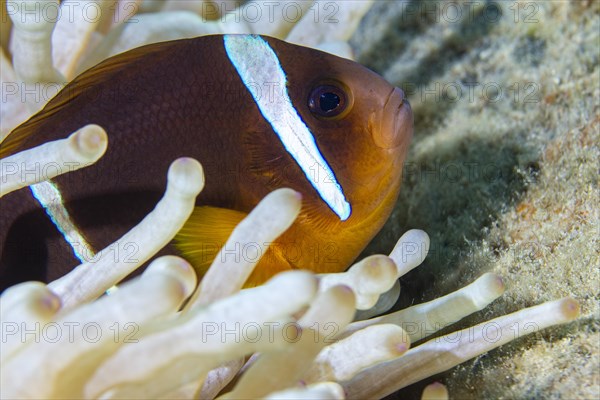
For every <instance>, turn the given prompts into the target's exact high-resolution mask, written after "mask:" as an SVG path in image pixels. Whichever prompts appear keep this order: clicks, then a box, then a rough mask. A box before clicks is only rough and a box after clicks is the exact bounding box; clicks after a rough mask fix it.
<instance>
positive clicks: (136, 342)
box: [0, 1, 579, 398]
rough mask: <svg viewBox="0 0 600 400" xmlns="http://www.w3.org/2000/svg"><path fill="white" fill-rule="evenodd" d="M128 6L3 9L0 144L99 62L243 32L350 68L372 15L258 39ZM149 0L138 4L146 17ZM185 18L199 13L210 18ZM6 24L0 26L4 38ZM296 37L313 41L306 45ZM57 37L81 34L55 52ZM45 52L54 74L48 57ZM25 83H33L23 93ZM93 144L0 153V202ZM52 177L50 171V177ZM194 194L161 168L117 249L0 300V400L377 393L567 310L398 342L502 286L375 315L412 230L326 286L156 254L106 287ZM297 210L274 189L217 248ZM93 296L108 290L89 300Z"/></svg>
mask: <svg viewBox="0 0 600 400" xmlns="http://www.w3.org/2000/svg"><path fill="white" fill-rule="evenodd" d="M52 3H54V4H55V5H56V6H57V7H58V4H59V3H58V1H51V2H46V4H52ZM88 3H89V4H97V5H98V6H99V7H100V5H102V2H100V3H96V2H81V4H79V7H83V6H84V4H88ZM138 3H139V2H133V3H132V2H125V1H119V2H117V4H118V7H116V8H113V9H112V10H111V11H112V13H110V14H109V13H108V12H105V14H109V15H111V17H113V16H114V17H115V19H114V20H113V19H112V18H109V19H108V20H107V19H104V20H103V19H100V18H98V19H95V20H93V21H91V22H90V21H86V20H85V18H82V19H81V20H80V21H79V23H78V22H73V21H71V22H69V23H63V24H62V26H61V22H62V21H63V20H61V19H58V23H57V24H56V27H55V28H54V22H56V21H54V22H52V21H49V20H48V19H45V18H43V17H42V18H39V19H38V20H37V21H36V19H35V18H30V19H21V18H22V17H25V16H26V15H24V14H20V13H19V12H20V11H22V10H23V8H22V7H25V6H31V7H33V8H32V9H34V10H35V7H36V4H37V5H38V7H39V4H40V3H39V2H35V1H24V2H18V3H17V2H10V1H9V2H7V4H6V6H7V8H6V9H4V7H3V12H7V13H8V14H9V15H10V16H11V19H12V20H13V23H14V26H13V29H12V46H13V47H12V54H13V63H12V65H11V63H10V62H9V61H8V60H7V58H6V57H5V55H4V52H3V53H2V59H1V61H2V82H3V87H4V83H10V82H13V83H16V82H19V84H15V85H14V86H11V89H14V90H15V92H14V93H12V92H11V93H12V94H13V95H14V96H13V97H10V96H6V97H7V101H6V102H3V107H2V127H1V128H2V138H3V137H5V136H6V135H8V133H9V132H10V131H11V130H12V128H14V127H15V126H16V125H18V124H19V123H20V122H22V121H23V120H24V119H26V118H27V116H29V115H30V114H31V113H33V112H35V111H36V110H38V109H39V108H40V107H41V106H42V105H43V103H44V102H45V101H47V100H49V98H47V97H44V93H45V94H47V93H48V89H49V88H57V87H60V85H61V84H62V83H63V82H64V81H69V80H70V79H72V78H73V76H74V75H75V74H76V73H77V72H78V71H80V69H81V68H84V67H85V66H87V65H88V64H89V63H94V62H96V61H99V60H101V59H102V58H104V57H106V56H109V55H111V54H113V52H114V51H123V50H125V49H127V48H130V47H135V46H137V45H141V44H144V43H148V42H151V41H158V40H166V39H171V38H172V39H174V38H178V37H183V36H186V35H198V34H206V33H224V32H228V33H229V32H239V31H240V30H241V31H243V32H248V31H250V32H252V33H267V34H271V35H274V36H279V37H287V38H288V39H290V40H293V41H296V42H300V43H304V44H307V45H312V46H313V47H318V48H322V49H328V50H329V51H336V52H338V53H339V54H342V55H344V54H345V55H346V56H350V55H351V53H350V52H349V50H348V49H349V48H348V47H347V45H344V42H345V41H346V40H347V39H348V37H349V36H350V34H351V33H352V31H353V30H354V28H355V27H356V25H357V24H358V21H359V20H360V18H361V17H362V15H363V14H364V13H365V12H366V10H367V9H368V5H369V4H370V2H352V3H350V2H348V4H349V5H348V6H343V4H344V3H340V7H341V8H340V9H342V10H345V12H346V14H342V15H345V18H346V19H347V20H346V21H345V22H346V23H345V24H341V25H342V26H344V27H347V30H344V29H342V30H341V31H340V30H336V31H335V33H331V32H330V31H328V30H327V29H326V28H324V27H323V24H316V23H314V24H313V23H311V21H310V19H304V22H302V21H300V22H299V23H297V24H293V23H289V21H285V20H283V21H282V20H278V23H275V24H272V25H269V27H264V26H262V27H260V29H261V30H260V31H258V32H257V28H256V26H252V25H251V26H242V27H240V24H239V23H237V22H235V20H233V21H234V22H231V21H232V20H231V18H232V17H228V18H230V19H229V20H228V19H227V18H224V19H223V20H217V21H214V22H211V21H207V20H205V19H202V18H201V17H199V16H198V15H197V14H195V13H193V12H190V11H185V12H182V11H180V12H176V13H175V12H173V13H171V14H165V13H161V14H159V13H156V14H147V15H143V16H142V15H138V16H137V18H138V20H137V22H136V23H132V24H129V25H123V24H122V22H123V21H124V19H125V18H124V17H123V15H124V13H123V10H127V9H128V8H127V7H129V4H138ZM147 3H148V4H146V5H145V6H146V7H152V6H153V5H152V2H147ZM359 3H361V4H362V5H361V4H359ZM197 4H198V5H199V7H201V4H214V3H211V2H204V3H197ZM249 4H251V3H247V4H246V5H245V6H246V7H250V6H249ZM300 4H302V7H306V5H305V4H304V3H300ZM154 6H156V4H155V5H154ZM188 6H189V5H188ZM188 6H185V7H188ZM11 7H16V8H11ZM46 7H49V6H46ZM102 7H104V6H102ZM165 7H167V8H177V7H184V2H174V1H173V2H168V3H167V5H166V6H165ZM345 7H347V8H345ZM353 7H356V8H353ZM99 9H102V10H108V8H99ZM38 10H39V12H43V11H42V10H44V9H43V8H38ZM48 10H51V8H46V12H48ZM117 10H120V11H121V13H120V14H119V12H118V11H117ZM200 10H204V11H206V12H207V13H208V12H209V11H210V10H211V9H210V8H209V6H206V7H204V8H201V9H200ZM193 11H198V10H197V9H196V10H193ZM105 14H103V15H105ZM29 15H35V14H29ZM74 15H84V14H82V13H77V12H76V13H74ZM126 15H127V16H133V15H134V13H131V12H129V14H126ZM38 16H39V15H38ZM117 17H118V18H117ZM19 21H25V22H23V23H19ZM40 21H42V22H40ZM169 21H170V22H169ZM306 21H308V22H306ZM113 24H114V25H116V26H112V25H113ZM169 24H172V25H169ZM6 25H7V24H4V23H3V32H4V29H6V28H5V26H6ZM174 25H177V26H178V29H179V30H177V31H176V32H175V33H174V35H175V36H176V37H170V36H169V35H168V34H166V33H165V32H169V30H168V26H174ZM311 27H312V28H311ZM53 28H54V32H55V34H54V35H53V36H52V37H51V36H50V34H51V33H52V29H53ZM198 29H201V30H198ZM310 29H313V30H312V32H313V33H312V34H306V33H307V32H311V31H310ZM114 32H118V33H114ZM127 32H130V33H129V34H128V33H127ZM141 32H144V33H145V34H144V35H142V34H140V33H141ZM171 32H172V31H171ZM294 32H296V35H297V36H296V37H297V38H298V39H296V40H294V36H293V35H294ZM303 34H304V35H303ZM332 35H333V36H332ZM3 36H4V37H7V35H6V34H3ZM69 37H77V38H84V39H85V40H71V41H67V38H69ZM303 37H304V39H301V38H303ZM139 38H142V39H141V40H135V39H139ZM323 38H327V39H328V40H323ZM331 39H333V40H331ZM302 40H304V41H302ZM311 40H312V41H313V42H311ZM51 43H55V44H54V45H53V46H51V45H50V44H51ZM5 45H6V43H5V42H4V41H3V46H5ZM6 49H7V47H4V50H6ZM61 52H64V53H61ZM59 53H61V54H59ZM51 55H53V58H54V60H55V62H54V64H53V63H52V62H49V60H51V59H52V58H51ZM32 60H35V62H32ZM13 67H14V68H13ZM21 82H22V83H23V85H21V84H20V83H21ZM40 82H41V83H43V85H37V84H38V83H40ZM28 84H31V85H37V86H35V87H36V88H37V89H38V90H39V92H37V93H38V94H39V95H40V96H39V97H38V98H37V99H34V101H30V102H21V101H19V100H20V99H21V98H23V97H21V96H23V93H24V91H23V88H26V85H28ZM6 87H7V89H8V86H6ZM25 98H26V97H25ZM14 99H17V100H14ZM3 100H4V99H3ZM35 100H38V101H35ZM107 145H108V146H109V145H110V144H107V137H106V133H105V132H104V131H103V130H102V128H101V127H97V126H87V127H82V129H81V130H79V131H77V132H75V133H73V134H72V135H71V136H70V137H69V138H68V139H65V140H61V141H57V142H51V143H47V144H45V145H43V146H40V147H38V148H34V149H31V150H28V151H26V152H23V153H18V154H15V155H13V156H11V157H9V158H7V159H4V160H2V168H1V171H2V176H1V179H2V189H1V190H2V192H1V194H2V195H4V194H6V193H8V192H10V191H12V190H18V189H19V188H20V187H25V186H29V185H33V184H37V183H39V182H40V181H43V180H45V179H50V178H52V177H53V176H39V175H38V176H33V175H28V174H23V176H24V177H26V178H28V179H34V180H33V181H28V180H24V179H21V175H22V174H21V171H22V170H26V169H27V165H28V164H29V163H33V162H44V163H57V165H67V163H73V162H76V163H77V165H80V166H81V167H85V166H88V165H90V164H92V163H93V162H95V161H97V160H98V159H99V158H100V157H101V156H102V154H103V153H104V151H105V149H106V147H107ZM199 161H200V162H201V161H202V160H199ZM69 165H74V164H69ZM13 168H14V169H13ZM66 171H67V169H57V172H56V173H60V172H66ZM206 179H211V178H210V177H207V178H206ZM203 182H204V176H203V173H202V168H201V165H200V163H199V162H198V161H195V160H191V159H179V160H175V161H174V162H173V164H172V166H171V168H170V170H169V175H168V184H167V188H166V191H165V195H164V197H163V199H162V200H161V201H160V202H159V203H158V204H157V206H156V208H155V210H154V211H153V212H151V213H150V214H149V215H148V216H147V217H146V218H145V219H144V220H143V221H142V222H141V223H140V224H139V225H138V226H136V227H135V228H133V229H132V230H131V231H130V232H129V233H127V234H126V235H125V236H124V237H122V238H121V239H119V240H118V241H116V242H115V243H114V244H113V245H111V246H109V247H108V248H107V249H105V250H103V251H100V252H99V253H98V254H97V255H96V257H94V258H93V259H92V260H90V261H89V262H87V263H85V264H82V265H80V266H78V267H77V268H75V269H74V270H73V271H72V272H71V273H69V274H67V275H66V276H64V277H62V278H60V279H58V280H57V281H54V282H51V283H49V284H48V285H44V284H41V283H34V282H28V283H23V284H20V285H17V286H14V287H12V288H10V289H8V290H7V291H6V292H5V293H3V295H2V296H1V297H0V306H1V316H2V343H1V344H2V352H1V354H0V356H1V361H2V368H1V371H2V376H1V387H2V389H1V390H2V392H1V396H2V398H83V397H85V398H97V397H99V398H148V397H164V398H197V397H201V398H215V397H217V396H219V395H220V396H221V397H222V398H257V397H265V398H343V397H347V398H374V397H383V396H385V395H388V394H390V393H393V392H395V391H397V390H399V389H400V388H402V387H405V386H407V385H410V384H411V383H414V382H417V381H419V380H421V379H424V378H426V377H428V376H431V375H434V374H437V373H438V372H441V371H443V370H446V369H449V368H452V367H453V366H455V365H457V364H459V363H461V362H464V361H466V360H468V359H470V358H473V357H475V356H477V355H479V354H483V353H485V352H487V351H489V350H491V349H493V348H495V347H498V346H500V345H502V344H504V343H506V342H508V341H510V340H513V339H517V338H519V337H520V336H523V335H525V334H529V333H533V332H537V331H539V330H540V329H543V328H545V327H547V326H550V325H554V324H560V323H565V322H568V321H571V320H573V319H574V318H576V317H577V315H578V312H579V306H578V303H577V302H576V301H575V300H573V299H570V298H565V299H562V300H557V301H553V302H548V303H544V304H541V305H539V306H535V307H531V308H527V309H524V310H522V311H518V312H516V313H513V314H510V315H506V316H503V317H499V318H496V319H493V320H490V321H487V322H484V323H481V324H479V325H476V326H474V327H472V328H467V329H463V330H460V331H458V332H454V333H450V334H448V335H444V336H439V337H436V338H434V339H431V340H429V341H426V342H423V343H421V344H419V345H418V346H415V347H413V348H410V345H411V343H415V342H418V341H421V340H423V339H425V338H426V337H427V336H429V335H432V334H434V333H435V332H436V331H438V330H440V329H442V328H445V327H447V326H448V325H450V324H452V323H454V322H456V321H458V320H459V319H461V318H463V317H465V316H467V315H469V314H471V313H473V312H475V311H478V310H481V309H482V308H484V307H486V306H487V305H488V304H490V303H491V302H492V301H494V300H495V299H496V298H498V297H499V296H500V295H501V294H502V293H503V291H504V285H503V282H502V279H501V278H500V277H499V276H497V275H494V274H485V275H483V276H481V277H480V278H479V279H477V280H475V281H474V282H473V283H472V284H470V285H468V286H466V287H464V288H463V289H461V290H459V291H456V292H454V293H451V294H448V295H446V296H444V297H440V298H438V299H435V300H433V301H431V302H429V303H425V304H421V305H417V306H413V307H409V308H407V309H404V310H400V311H396V312H394V313H391V314H387V315H383V316H379V317H374V316H375V315H378V314H380V313H382V312H385V311H387V310H388V309H389V308H390V306H391V305H392V304H393V303H394V302H395V300H396V299H397V297H398V291H399V289H398V286H397V282H398V279H399V278H400V277H401V276H403V275H405V274H406V273H407V272H409V271H410V270H412V269H413V268H415V267H416V266H418V265H419V264H420V263H421V262H423V260H424V258H425V256H426V255H427V252H428V249H429V238H428V237H427V235H426V234H425V233H424V232H423V231H419V230H411V231H409V232H407V233H406V234H405V235H403V236H402V237H401V238H400V239H399V240H398V242H397V244H396V246H395V247H394V249H393V250H392V252H391V253H390V255H389V257H387V256H384V255H377V256H371V257H369V258H366V259H364V260H362V261H360V262H358V263H357V264H355V265H353V266H351V267H350V268H349V269H348V271H347V272H345V273H340V274H326V275H320V276H315V275H313V274H311V273H309V272H306V271H291V272H286V273H281V274H279V275H277V276H275V277H274V278H272V279H271V280H270V281H269V282H267V283H266V284H265V285H263V286H260V287H257V288H252V289H245V290H241V288H242V286H243V284H244V281H245V280H246V278H247V277H248V276H249V274H250V273H251V272H252V268H253V267H254V266H255V265H256V263H257V262H258V257H252V258H249V259H246V258H244V257H240V258H239V259H238V260H232V259H231V257H226V256H225V255H224V254H219V255H218V256H217V258H216V259H215V262H214V263H213V265H212V266H211V268H210V269H209V271H208V273H207V274H206V275H205V276H204V277H203V279H202V280H201V281H200V282H199V283H197V281H196V280H197V278H196V276H195V274H194V272H193V270H192V268H191V267H190V266H189V264H188V263H187V262H186V261H184V260H183V259H180V258H178V257H173V256H167V257H162V258H158V259H156V260H154V261H153V262H152V263H151V264H150V266H149V267H148V268H147V270H146V271H145V272H144V273H143V274H142V275H141V276H140V277H138V278H135V279H132V280H131V281H129V282H126V283H124V284H120V285H119V286H118V288H117V289H116V290H114V289H113V290H111V288H114V285H116V284H118V283H119V282H120V281H121V280H122V279H123V278H124V277H125V276H127V275H128V274H129V273H130V272H132V271H133V270H135V269H136V268H137V267H139V266H140V265H142V264H144V263H145V262H146V261H147V260H148V259H150V258H151V257H152V256H153V255H154V254H155V253H156V252H157V251H158V250H159V249H161V248H162V247H163V246H164V245H165V244H166V243H167V242H169V241H170V240H172V238H173V236H174V235H175V233H176V232H177V231H178V230H179V229H180V227H181V226H182V225H183V223H184V222H185V220H186V219H187V218H188V217H189V215H190V212H191V209H192V207H193V205H194V202H195V198H196V196H197V195H198V194H199V193H200V192H201V189H202V186H203ZM200 195H201V194H200ZM299 207H300V196H299V194H298V193H295V192H293V191H291V190H289V189H281V190H278V191H276V192H273V193H271V194H270V195H269V196H267V197H266V198H265V199H264V200H263V201H262V202H261V203H260V204H259V205H258V206H257V207H256V208H255V210H253V211H252V212H251V213H250V214H249V216H248V217H247V218H246V219H245V220H243V221H242V222H241V223H240V224H239V226H238V227H237V228H236V229H235V230H234V232H233V233H232V235H231V237H230V238H229V241H230V242H232V243H240V244H243V243H248V242H253V243H268V242H270V241H272V240H273V239H274V238H276V237H277V236H278V235H280V234H281V233H282V232H283V231H285V229H286V228H287V227H289V225H290V224H291V223H292V222H293V220H294V219H295V217H296V216H297V214H298V212H299ZM132 242H135V243H137V244H138V245H139V248H140V251H141V253H140V254H138V258H137V260H136V262H134V263H125V262H123V263H118V264H115V263H114V260H113V259H112V257H111V254H112V252H113V251H114V249H123V248H124V246H126V245H127V244H128V243H132ZM241 247H243V246H241ZM225 248H229V247H228V246H227V245H226V246H225ZM262 254H264V251H263V252H262ZM106 291H110V295H103V293H105V292H106ZM373 317H374V318H373ZM31 382H35V385H32V384H31ZM432 393H433V394H432ZM440 393H441V394H440ZM423 396H424V398H427V397H429V396H431V397H435V396H441V397H442V398H443V397H444V396H446V397H447V392H445V390H444V388H443V386H442V385H440V384H434V385H430V386H429V387H428V388H427V389H426V391H425V392H424V394H423Z"/></svg>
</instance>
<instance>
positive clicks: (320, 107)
mask: <svg viewBox="0 0 600 400" xmlns="http://www.w3.org/2000/svg"><path fill="white" fill-rule="evenodd" d="M308 108H309V110H310V111H311V112H312V113H313V114H315V115H316V116H318V117H326V118H330V117H336V116H338V115H340V114H341V113H343V112H344V111H345V110H346V109H347V108H348V96H347V95H346V92H345V91H344V90H343V89H341V88H339V87H337V86H334V85H319V86H317V87H316V88H314V89H313V91H312V92H311V94H310V96H309V98H308Z"/></svg>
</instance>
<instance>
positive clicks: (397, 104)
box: [374, 87, 413, 149]
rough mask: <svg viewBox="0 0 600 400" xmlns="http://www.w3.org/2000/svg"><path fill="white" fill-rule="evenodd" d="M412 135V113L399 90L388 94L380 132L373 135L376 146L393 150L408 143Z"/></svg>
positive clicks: (395, 89)
mask: <svg viewBox="0 0 600 400" xmlns="http://www.w3.org/2000/svg"><path fill="white" fill-rule="evenodd" d="M412 135H413V113H412V109H411V107H410V103H409V102H408V100H406V98H405V96H404V92H403V91H402V89H400V88H397V87H396V88H394V89H393V90H392V92H391V93H390V94H389V96H388V98H387V100H386V102H385V104H384V106H383V112H382V114H381V130H380V132H379V134H375V136H374V139H375V143H376V144H377V146H379V147H381V148H384V149H394V148H396V147H399V146H401V145H406V144H408V143H409V142H410V139H411V138H412Z"/></svg>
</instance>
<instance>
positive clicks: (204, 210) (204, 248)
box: [174, 206, 294, 287]
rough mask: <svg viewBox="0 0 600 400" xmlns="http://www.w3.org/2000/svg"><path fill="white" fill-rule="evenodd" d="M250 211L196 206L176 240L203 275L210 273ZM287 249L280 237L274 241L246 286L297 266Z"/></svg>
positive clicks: (182, 253) (184, 254)
mask: <svg viewBox="0 0 600 400" xmlns="http://www.w3.org/2000/svg"><path fill="white" fill-rule="evenodd" d="M247 215H248V214H247V213H244V212H241V211H235V210H230V209H227V208H218V207H209V206H201V207H196V208H194V211H193V212H192V215H191V216H190V218H189V219H188V220H187V222H186V223H185V225H184V226H183V228H181V230H180V231H179V233H178V234H177V235H176V236H175V240H174V243H175V247H176V248H177V250H179V251H180V252H181V255H182V257H183V258H185V259H186V260H187V261H189V262H190V263H191V264H192V266H193V267H194V269H195V270H196V272H197V273H198V275H199V278H201V277H202V276H203V275H204V274H205V273H206V271H207V270H208V268H209V267H210V265H211V264H212V262H213V261H214V259H215V257H216V256H217V254H218V253H219V250H221V247H223V245H224V244H225V242H227V239H228V238H229V236H230V235H231V232H233V229H234V228H235V227H236V226H237V225H238V224H239V223H240V222H241V221H242V220H243V219H244V218H246V216H247ZM284 250H285V249H282V248H281V245H279V244H278V243H277V241H275V242H274V243H272V244H271V245H270V247H269V248H268V250H267V251H266V252H265V254H263V255H262V257H261V259H260V261H259V263H258V265H257V266H256V267H255V269H254V271H253V272H252V274H251V275H250V277H249V278H248V281H247V282H246V285H245V287H252V286H256V285H260V284H262V283H264V282H265V281H267V280H268V279H269V278H271V277H272V276H273V275H275V274H276V273H278V272H281V271H285V270H289V269H293V268H294V267H293V266H292V265H291V264H290V262H289V261H288V260H287V259H286V257H285V254H284V253H285V251H284ZM240 251H242V252H243V251H244V250H243V249H241V250H240Z"/></svg>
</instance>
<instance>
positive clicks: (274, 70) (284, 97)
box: [224, 35, 351, 221]
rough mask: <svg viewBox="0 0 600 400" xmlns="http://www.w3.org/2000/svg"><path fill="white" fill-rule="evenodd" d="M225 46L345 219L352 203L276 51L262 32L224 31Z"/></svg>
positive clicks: (305, 167) (261, 106) (302, 165)
mask: <svg viewBox="0 0 600 400" xmlns="http://www.w3.org/2000/svg"><path fill="white" fill-rule="evenodd" d="M224 41H225V50H226V51H227V55H228V57H229V59H230V60H231V62H232V64H233V66H234V67H235V69H236V71H237V72H238V74H239V75H240V77H241V79H242V82H243V83H244V85H245V86H246V88H247V89H248V91H250V93H251V94H252V97H253V98H254V101H256V104H257V105H258V108H259V109H260V112H261V114H262V115H263V116H264V117H265V119H266V120H267V121H268V122H269V123H270V124H271V126H272V127H273V130H274V131H275V132H276V133H277V135H278V136H279V139H280V140H281V142H282V143H283V146H284V147H285V149H286V150H287V152H288V153H289V154H290V155H291V156H292V157H293V158H294V160H296V163H298V165H299V166H300V168H301V169H302V171H303V172H304V174H305V175H306V178H307V179H308V180H309V182H310V183H311V184H312V186H313V187H314V188H315V189H316V191H317V192H318V193H319V196H321V198H322V199H323V200H324V201H325V203H327V205H328V206H329V207H330V208H331V209H332V210H333V211H334V212H335V213H336V214H337V215H338V216H339V217H340V219H341V220H342V221H345V220H346V219H348V217H349V216H350V212H351V209H350V204H349V203H348V202H347V201H346V198H345V197H344V193H343V190H342V187H341V186H340V184H339V183H338V182H337V180H336V178H335V175H334V173H333V171H332V170H331V168H330V167H329V164H327V161H326V160H325V159H324V158H323V156H322V155H321V152H320V151H319V148H318V147H317V144H316V142H315V138H314V137H313V135H312V133H311V132H310V130H309V129H308V127H307V126H306V124H305V123H304V122H303V121H302V118H301V117H300V115H299V114H298V112H297V111H296V109H295V108H294V105H293V103H292V100H291V99H290V97H289V95H288V91H287V79H286V76H285V72H284V71H283V69H282V68H281V64H280V63H279V59H278V58H277V55H276V54H275V52H274V51H273V49H272V48H271V46H269V44H268V43H267V42H266V41H265V40H264V39H262V38H261V37H259V36H254V35H225V37H224Z"/></svg>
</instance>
